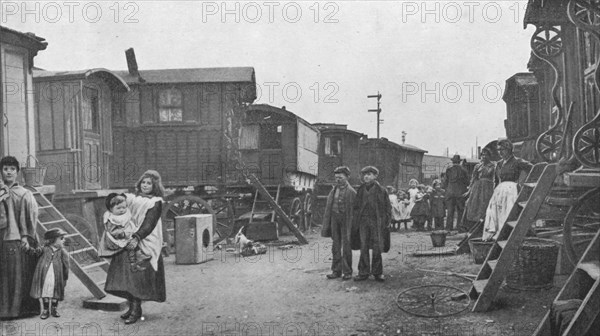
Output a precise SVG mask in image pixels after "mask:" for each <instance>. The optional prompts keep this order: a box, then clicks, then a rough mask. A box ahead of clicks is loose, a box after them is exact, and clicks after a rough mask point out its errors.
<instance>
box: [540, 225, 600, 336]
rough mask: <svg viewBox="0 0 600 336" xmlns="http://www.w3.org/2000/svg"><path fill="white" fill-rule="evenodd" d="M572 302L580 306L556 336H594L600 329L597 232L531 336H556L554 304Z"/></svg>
mask: <svg viewBox="0 0 600 336" xmlns="http://www.w3.org/2000/svg"><path fill="white" fill-rule="evenodd" d="M572 299H577V300H581V305H580V306H579V308H578V309H577V311H576V312H575V315H573V318H572V319H571V321H570V322H569V323H568V325H567V327H566V328H565V329H564V331H563V332H562V334H560V336H584V335H590V336H591V335H597V332H598V330H599V328H600V231H598V232H596V235H595V236H594V238H593V239H592V241H591V243H590V245H589V246H588V248H587V250H586V251H585V252H584V253H583V255H582V257H581V259H580V260H579V262H578V263H577V266H576V267H575V269H574V270H573V272H572V273H571V276H569V279H568V280H567V282H566V283H565V285H564V286H563V288H562V289H561V290H560V292H559V293H558V295H557V296H556V298H555V299H554V302H553V303H552V308H551V309H549V310H548V312H547V313H546V315H545V316H544V318H543V319H542V321H541V322H540V324H539V326H538V327H537V329H536V330H535V331H534V333H533V336H545V335H558V334H559V332H560V331H559V330H556V328H557V326H553V325H551V324H552V322H551V315H552V311H553V309H554V308H555V307H556V306H557V305H558V304H560V303H562V302H565V301H566V300H572ZM594 330H596V333H594Z"/></svg>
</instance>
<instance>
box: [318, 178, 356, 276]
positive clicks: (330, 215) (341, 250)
mask: <svg viewBox="0 0 600 336" xmlns="http://www.w3.org/2000/svg"><path fill="white" fill-rule="evenodd" d="M333 174H334V176H335V182H336V184H335V186H334V187H333V189H332V190H331V192H330V193H329V195H328V196H327V205H326V206H325V215H324V216H323V226H322V230H321V236H323V237H331V239H332V240H333V244H332V246H331V253H332V255H333V261H332V263H331V274H327V279H335V278H339V277H342V280H350V279H351V278H352V249H351V247H350V231H351V229H352V219H353V215H352V211H353V206H354V198H355V196H356V191H355V190H354V188H352V186H350V184H349V183H348V177H349V176H350V169H349V168H348V167H346V166H341V167H337V168H336V169H335V170H334V171H333ZM342 274H343V276H342Z"/></svg>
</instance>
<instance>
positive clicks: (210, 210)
mask: <svg viewBox="0 0 600 336" xmlns="http://www.w3.org/2000/svg"><path fill="white" fill-rule="evenodd" d="M196 214H211V215H213V216H214V217H215V220H214V221H213V244H217V243H219V242H221V241H222V240H224V239H225V238H227V237H229V235H230V234H231V230H232V229H233V225H232V218H231V217H232V214H231V211H230V206H229V204H228V202H227V201H225V200H222V199H219V198H214V199H210V200H208V201H206V200H204V199H203V198H201V197H199V196H195V195H181V196H177V197H175V198H174V199H172V200H170V201H169V202H168V204H167V206H166V207H165V209H164V210H163V213H162V220H163V222H164V223H163V225H165V226H166V227H174V224H175V217H176V216H186V215H196Z"/></svg>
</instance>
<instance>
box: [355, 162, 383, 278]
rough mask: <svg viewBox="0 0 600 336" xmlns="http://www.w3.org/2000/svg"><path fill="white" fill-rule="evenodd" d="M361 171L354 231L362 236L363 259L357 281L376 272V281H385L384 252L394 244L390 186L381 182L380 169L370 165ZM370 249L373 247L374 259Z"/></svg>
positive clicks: (361, 255)
mask: <svg viewBox="0 0 600 336" xmlns="http://www.w3.org/2000/svg"><path fill="white" fill-rule="evenodd" d="M360 172H361V174H362V175H363V181H364V183H363V184H362V185H361V186H360V187H359V188H358V190H357V193H356V199H355V201H354V213H355V214H356V216H355V217H354V218H355V223H354V225H353V232H352V233H353V241H355V239H356V235H357V233H358V236H359V237H360V260H359V262H358V275H357V276H356V277H354V281H363V280H366V279H367V278H369V275H370V274H372V275H373V276H374V277H375V280H376V281H380V282H382V281H385V278H384V276H383V261H382V258H381V253H382V252H387V251H389V248H390V246H389V242H390V227H389V226H390V219H391V213H392V209H391V204H390V200H389V196H388V193H387V191H386V189H385V188H384V187H382V186H381V185H380V184H379V182H377V176H378V175H379V170H378V169H377V168H375V167H373V166H367V167H364V168H363V169H362V170H361V171H360ZM357 231H358V232H357ZM354 245H355V244H354ZM386 245H387V246H386ZM369 249H372V250H373V255H372V259H371V258H370V256H369Z"/></svg>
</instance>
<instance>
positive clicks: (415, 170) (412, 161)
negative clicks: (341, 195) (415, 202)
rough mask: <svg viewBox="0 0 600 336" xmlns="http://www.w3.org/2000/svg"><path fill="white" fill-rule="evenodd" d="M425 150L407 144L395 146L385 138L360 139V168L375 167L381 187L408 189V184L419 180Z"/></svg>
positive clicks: (395, 144)
mask: <svg viewBox="0 0 600 336" xmlns="http://www.w3.org/2000/svg"><path fill="white" fill-rule="evenodd" d="M425 153H427V151H426V150H424V149H420V148H418V147H415V146H412V145H408V144H397V143H395V142H392V141H389V140H388V139H386V138H381V139H362V140H361V142H360V155H359V161H360V165H361V166H362V167H364V166H376V167H377V169H379V177H378V179H377V180H378V181H379V183H381V185H383V186H390V185H391V186H393V187H394V188H396V189H406V188H408V182H409V181H410V180H411V179H413V178H415V179H417V180H418V181H420V180H421V170H422V169H421V166H422V162H423V155H424V154H425Z"/></svg>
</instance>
